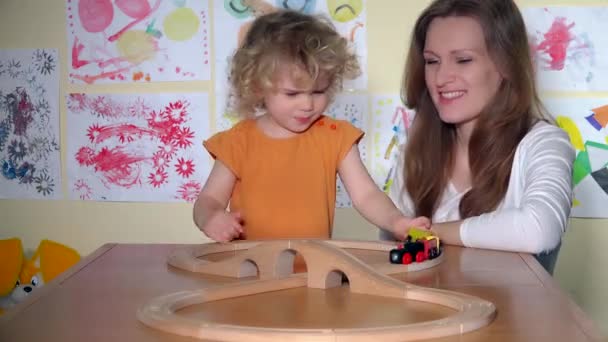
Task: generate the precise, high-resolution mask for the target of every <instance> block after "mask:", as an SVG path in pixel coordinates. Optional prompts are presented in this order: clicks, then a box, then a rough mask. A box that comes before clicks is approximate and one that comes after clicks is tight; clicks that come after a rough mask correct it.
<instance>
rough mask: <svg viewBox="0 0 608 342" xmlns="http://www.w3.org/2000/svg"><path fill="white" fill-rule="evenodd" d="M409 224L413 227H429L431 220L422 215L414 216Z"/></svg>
mask: <svg viewBox="0 0 608 342" xmlns="http://www.w3.org/2000/svg"><path fill="white" fill-rule="evenodd" d="M411 225H412V226H414V227H421V228H426V229H429V228H431V220H429V219H428V218H426V217H424V216H420V217H416V218H415V219H413V220H412V223H411Z"/></svg>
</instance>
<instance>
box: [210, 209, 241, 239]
mask: <svg viewBox="0 0 608 342" xmlns="http://www.w3.org/2000/svg"><path fill="white" fill-rule="evenodd" d="M241 222H242V219H241V214H240V213H238V212H237V213H230V212H227V211H225V210H218V211H216V212H215V213H214V214H213V215H211V217H209V220H207V223H206V224H205V226H203V227H202V228H201V230H202V231H203V233H205V235H207V236H208V237H209V238H211V239H212V240H214V241H217V242H230V241H232V240H234V239H236V238H238V237H239V235H241V234H242V233H243V225H242V224H241Z"/></svg>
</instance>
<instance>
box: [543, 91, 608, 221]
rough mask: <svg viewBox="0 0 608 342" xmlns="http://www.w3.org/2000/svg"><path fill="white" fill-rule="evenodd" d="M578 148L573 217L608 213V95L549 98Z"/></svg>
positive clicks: (547, 103) (552, 111)
mask: <svg viewBox="0 0 608 342" xmlns="http://www.w3.org/2000/svg"><path fill="white" fill-rule="evenodd" d="M545 105H546V107H547V108H548V110H549V111H550V112H551V114H552V115H553V116H554V117H555V119H556V121H557V124H558V125H559V126H560V127H561V128H562V129H564V130H565V131H566V132H568V135H569V136H570V141H571V142H572V145H573V146H574V148H575V149H576V159H575V161H574V170H573V177H572V183H573V185H574V201H573V204H572V213H571V216H573V217H603V218H606V217H608V128H607V126H608V98H559V99H546V100H545Z"/></svg>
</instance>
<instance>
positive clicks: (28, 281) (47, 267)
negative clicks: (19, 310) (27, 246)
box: [0, 239, 80, 313]
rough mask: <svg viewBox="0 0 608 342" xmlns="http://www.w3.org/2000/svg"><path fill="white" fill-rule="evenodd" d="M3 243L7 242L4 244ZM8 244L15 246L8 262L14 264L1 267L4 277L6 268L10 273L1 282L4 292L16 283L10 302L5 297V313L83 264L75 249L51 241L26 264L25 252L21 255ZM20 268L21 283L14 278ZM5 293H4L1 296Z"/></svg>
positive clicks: (19, 279)
mask: <svg viewBox="0 0 608 342" xmlns="http://www.w3.org/2000/svg"><path fill="white" fill-rule="evenodd" d="M11 240H13V239H11ZM16 240H18V239H16ZM3 241H7V240H2V241H0V242H3ZM6 244H7V246H11V244H12V245H13V247H11V249H12V252H9V253H10V254H12V256H10V259H5V260H10V262H8V263H7V265H6V267H4V266H0V272H2V273H4V272H5V268H6V269H7V272H6V275H7V276H4V275H0V279H2V281H0V290H6V287H7V284H8V283H9V282H12V286H11V287H10V296H8V299H7V298H6V297H5V298H4V299H3V300H2V302H3V303H4V304H2V306H4V308H5V309H7V308H10V307H11V306H13V305H15V304H16V303H19V302H21V301H23V300H24V299H25V297H26V296H28V295H29V294H30V293H31V292H32V291H33V290H34V289H35V288H36V287H39V286H42V285H44V284H45V283H48V282H49V281H51V280H53V279H54V278H55V277H57V276H58V275H59V274H61V273H62V272H64V271H65V270H67V269H68V268H70V267H71V266H73V265H74V264H76V263H77V262H78V261H79V260H80V255H79V254H78V252H76V251H75V250H74V249H72V248H70V247H67V246H64V245H62V244H60V243H57V242H54V241H51V240H42V241H41V242H40V244H39V245H38V249H36V252H35V253H34V255H33V256H32V257H31V258H30V259H28V260H23V251H22V249H21V252H20V253H18V248H17V249H16V248H15V247H14V245H15V244H16V243H15V242H14V241H12V242H11V243H10V244H9V243H6ZM18 246H19V247H20V246H21V241H19V243H18ZM1 249H2V248H0V250H1ZM2 254H4V253H2ZM19 255H21V257H19ZM19 260H21V261H19ZM16 265H20V269H19V272H18V273H17V274H18V279H15V276H14V269H15V267H16ZM4 293H5V292H0V295H3V294H4ZM0 313H1V312H0Z"/></svg>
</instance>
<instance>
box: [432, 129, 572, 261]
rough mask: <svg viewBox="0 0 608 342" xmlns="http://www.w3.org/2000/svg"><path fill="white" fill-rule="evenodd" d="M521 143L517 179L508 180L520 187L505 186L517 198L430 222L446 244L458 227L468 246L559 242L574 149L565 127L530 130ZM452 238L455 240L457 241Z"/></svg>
mask: <svg viewBox="0 0 608 342" xmlns="http://www.w3.org/2000/svg"><path fill="white" fill-rule="evenodd" d="M520 145H521V148H519V149H518V152H517V153H518V154H519V155H516V160H514V165H513V167H512V173H517V175H516V176H517V177H518V178H519V183H518V184H509V186H515V187H519V188H516V189H509V190H510V191H513V194H514V195H515V197H517V199H516V200H515V201H516V202H518V203H506V205H505V208H502V209H498V210H496V211H493V212H490V213H486V214H482V215H480V216H475V217H470V218H467V219H465V220H463V221H458V222H451V223H443V224H437V225H433V226H432V228H431V229H433V230H436V231H437V232H438V234H439V236H440V237H441V238H442V239H443V240H444V241H446V243H450V241H449V240H448V239H449V237H450V236H453V233H456V232H457V233H458V234H457V236H458V237H459V239H461V240H460V242H461V244H463V245H464V246H467V247H477V248H489V249H499V250H508V251H516V252H527V253H535V254H536V253H541V252H544V251H550V250H552V249H554V248H555V247H556V246H557V245H558V244H559V242H560V240H561V237H562V234H563V232H564V231H565V229H566V225H567V223H568V216H569V214H570V207H571V200H572V183H571V182H572V163H573V161H574V157H575V152H574V149H573V148H572V145H571V143H570V140H569V138H568V136H567V134H566V133H565V132H564V131H562V130H561V129H559V128H557V127H555V126H549V125H545V126H542V127H540V128H536V129H534V130H532V131H531V132H530V133H529V136H526V137H525V138H524V140H522V142H521V143H520ZM512 176H513V175H512ZM450 228H451V229H450ZM448 230H449V231H448ZM442 232H443V233H444V234H446V235H445V236H443V235H442ZM452 242H453V243H455V244H459V243H458V240H452Z"/></svg>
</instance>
